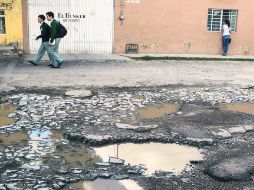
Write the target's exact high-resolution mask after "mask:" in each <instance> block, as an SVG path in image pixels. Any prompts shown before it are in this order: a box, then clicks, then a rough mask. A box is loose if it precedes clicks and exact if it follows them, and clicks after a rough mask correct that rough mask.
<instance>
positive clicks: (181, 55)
mask: <svg viewBox="0 0 254 190" xmlns="http://www.w3.org/2000/svg"><path fill="white" fill-rule="evenodd" d="M120 55H121V56H124V57H128V58H141V57H154V58H163V57H167V58H186V59H188V58H204V59H221V60H227V59H236V60H237V59H243V60H249V61H251V60H253V61H254V56H248V55H228V56H222V55H203V54H120Z"/></svg>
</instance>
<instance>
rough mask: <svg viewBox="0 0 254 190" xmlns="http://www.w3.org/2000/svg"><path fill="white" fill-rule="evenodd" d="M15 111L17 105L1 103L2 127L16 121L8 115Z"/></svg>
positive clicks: (0, 122) (0, 121) (0, 117)
mask: <svg viewBox="0 0 254 190" xmlns="http://www.w3.org/2000/svg"><path fill="white" fill-rule="evenodd" d="M15 111H16V107H14V106H11V105H7V104H0V127H1V126H5V125H11V124H13V123H15V119H13V118H10V117H8V116H9V114H11V113H13V112H15Z"/></svg>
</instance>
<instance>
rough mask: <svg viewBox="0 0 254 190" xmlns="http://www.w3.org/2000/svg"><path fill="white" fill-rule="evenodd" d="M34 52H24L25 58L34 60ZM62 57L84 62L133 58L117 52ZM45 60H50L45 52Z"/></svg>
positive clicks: (63, 55)
mask: <svg viewBox="0 0 254 190" xmlns="http://www.w3.org/2000/svg"><path fill="white" fill-rule="evenodd" d="M35 56H36V55H34V54H24V55H23V60H25V61H28V60H34V59H35ZM61 56H62V58H63V59H64V60H66V61H82V62H107V61H117V62H118V61H119V62H121V61H130V60H131V59H130V58H128V57H126V56H121V55H116V54H101V53H83V54H73V53H68V54H61ZM42 60H43V61H48V60H49V58H48V55H47V54H45V55H44V57H43V59H42Z"/></svg>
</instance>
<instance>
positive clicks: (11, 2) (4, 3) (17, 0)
mask: <svg viewBox="0 0 254 190" xmlns="http://www.w3.org/2000/svg"><path fill="white" fill-rule="evenodd" d="M6 45H15V46H16V45H18V46H19V47H21V48H22V45H23V29H22V1H21V0H0V46H6Z"/></svg>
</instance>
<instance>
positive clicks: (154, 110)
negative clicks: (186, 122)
mask: <svg viewBox="0 0 254 190" xmlns="http://www.w3.org/2000/svg"><path fill="white" fill-rule="evenodd" d="M179 108H180V106H179V105H178V104H164V105H155V106H147V107H144V108H139V109H138V110H137V116H138V117H139V118H141V119H155V118H160V117H163V116H165V115H166V114H171V113H175V112H177V111H178V110H179Z"/></svg>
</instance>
